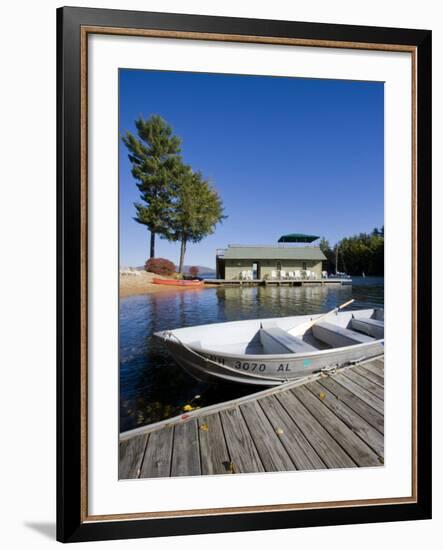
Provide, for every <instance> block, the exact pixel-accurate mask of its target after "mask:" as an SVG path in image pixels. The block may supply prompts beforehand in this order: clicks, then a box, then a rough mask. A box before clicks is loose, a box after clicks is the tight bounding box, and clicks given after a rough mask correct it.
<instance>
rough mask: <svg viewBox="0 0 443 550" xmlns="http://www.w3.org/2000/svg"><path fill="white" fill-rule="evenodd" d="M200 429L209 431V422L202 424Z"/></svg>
mask: <svg viewBox="0 0 443 550" xmlns="http://www.w3.org/2000/svg"><path fill="white" fill-rule="evenodd" d="M200 430H201V431H202V432H207V431H208V430H209V427H208V425H207V424H200Z"/></svg>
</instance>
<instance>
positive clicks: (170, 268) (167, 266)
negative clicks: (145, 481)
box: [145, 258, 175, 275]
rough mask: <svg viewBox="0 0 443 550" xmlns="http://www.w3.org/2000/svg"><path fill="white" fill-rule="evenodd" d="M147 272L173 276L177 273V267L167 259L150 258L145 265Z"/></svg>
mask: <svg viewBox="0 0 443 550" xmlns="http://www.w3.org/2000/svg"><path fill="white" fill-rule="evenodd" d="M145 270H146V271H150V272H151V273H155V274H156V275H172V274H173V273H175V265H174V264H173V263H172V262H170V261H169V260H166V259H165V258H150V259H149V260H148V261H147V262H146V263H145Z"/></svg>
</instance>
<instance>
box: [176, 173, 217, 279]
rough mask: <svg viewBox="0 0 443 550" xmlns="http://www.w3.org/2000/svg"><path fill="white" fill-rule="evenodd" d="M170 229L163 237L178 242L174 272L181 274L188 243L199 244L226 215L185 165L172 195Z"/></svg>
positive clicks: (203, 182)
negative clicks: (177, 265) (178, 247)
mask: <svg viewBox="0 0 443 550" xmlns="http://www.w3.org/2000/svg"><path fill="white" fill-rule="evenodd" d="M171 213H172V215H171V218H170V227H169V231H168V233H167V235H166V238H167V239H168V240H170V241H175V242H177V241H178V242H180V262H179V267H178V271H179V272H180V273H182V272H183V266H184V261H185V254H186V248H187V245H188V243H190V242H192V243H197V242H200V241H201V240H202V239H203V238H204V237H206V236H207V235H210V234H212V233H213V232H214V230H215V226H216V225H217V223H220V222H221V221H222V220H223V219H225V218H226V216H225V215H224V214H223V203H222V200H221V198H220V196H219V194H218V193H217V191H216V190H215V189H214V188H213V187H212V186H211V185H210V184H209V182H208V181H207V180H205V179H204V178H203V176H202V174H201V173H200V172H193V171H192V169H191V168H190V167H189V166H185V165H183V166H182V169H181V173H180V176H179V178H178V179H177V183H176V186H175V192H174V204H173V207H172V209H171Z"/></svg>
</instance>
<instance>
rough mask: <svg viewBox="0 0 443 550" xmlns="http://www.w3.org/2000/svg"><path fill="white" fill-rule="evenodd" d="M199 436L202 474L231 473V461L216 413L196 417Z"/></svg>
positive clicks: (218, 416)
mask: <svg viewBox="0 0 443 550" xmlns="http://www.w3.org/2000/svg"><path fill="white" fill-rule="evenodd" d="M198 427H199V437H200V459H201V468H202V474H204V475H211V474H227V473H231V472H230V470H229V464H230V462H231V459H230V456H229V451H228V447H227V445H226V441H225V436H224V433H223V428H222V425H221V420H220V415H219V414H218V413H215V414H209V415H208V416H202V417H200V418H199V419H198Z"/></svg>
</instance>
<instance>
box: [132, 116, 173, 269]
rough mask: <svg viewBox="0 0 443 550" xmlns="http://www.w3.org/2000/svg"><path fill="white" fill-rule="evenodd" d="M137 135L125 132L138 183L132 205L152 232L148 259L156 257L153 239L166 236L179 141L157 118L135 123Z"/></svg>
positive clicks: (162, 121)
mask: <svg viewBox="0 0 443 550" xmlns="http://www.w3.org/2000/svg"><path fill="white" fill-rule="evenodd" d="M135 126H136V128H137V136H138V137H136V136H134V135H133V134H131V132H126V135H125V136H123V138H122V140H123V143H124V144H125V145H126V147H127V148H128V151H129V155H128V157H129V160H130V161H131V164H132V170H131V173H132V176H133V178H134V179H135V180H136V181H137V182H138V183H137V187H138V189H139V191H140V199H141V202H140V203H135V204H134V206H135V209H136V216H135V218H134V220H135V221H137V222H138V223H140V224H142V225H145V226H146V227H147V228H148V230H149V231H150V232H151V242H150V258H154V257H155V236H156V235H157V234H159V235H161V236H165V235H166V234H167V233H168V231H169V228H168V219H169V216H170V209H171V206H172V202H173V188H174V180H175V178H176V177H177V173H178V171H179V169H180V167H181V157H180V150H181V149H180V148H181V140H180V138H179V137H177V136H175V135H173V132H172V128H171V127H170V126H169V125H168V124H167V123H166V121H165V120H163V118H162V117H160V116H158V115H152V116H151V117H150V118H149V119H143V117H139V118H138V119H137V120H136V121H135Z"/></svg>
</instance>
